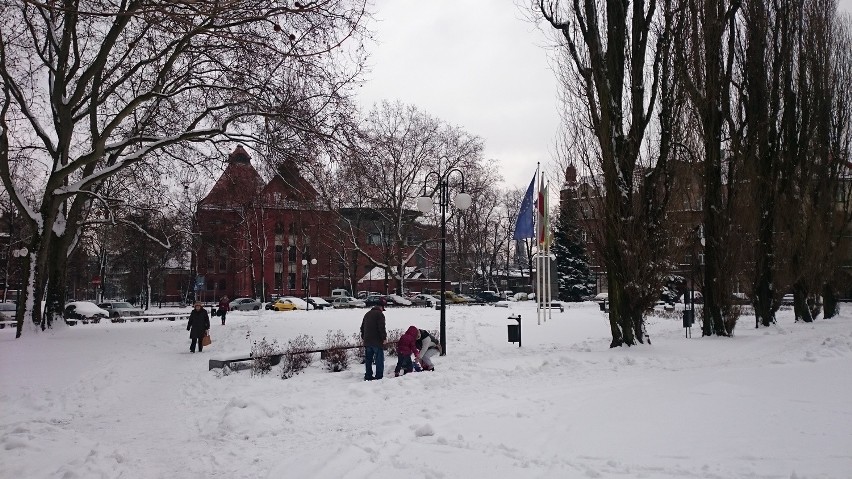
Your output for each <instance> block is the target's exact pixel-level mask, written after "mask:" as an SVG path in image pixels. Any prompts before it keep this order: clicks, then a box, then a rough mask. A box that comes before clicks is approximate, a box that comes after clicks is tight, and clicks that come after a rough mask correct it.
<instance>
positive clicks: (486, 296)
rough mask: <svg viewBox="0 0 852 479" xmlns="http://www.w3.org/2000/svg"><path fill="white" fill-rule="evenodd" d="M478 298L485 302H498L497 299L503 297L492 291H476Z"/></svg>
mask: <svg viewBox="0 0 852 479" xmlns="http://www.w3.org/2000/svg"><path fill="white" fill-rule="evenodd" d="M476 299H478V300H479V301H482V302H483V303H496V302H497V301H500V300H502V299H503V298H501V297H500V296H497V294H496V293H494V292H492V291H480V292H478V293H476Z"/></svg>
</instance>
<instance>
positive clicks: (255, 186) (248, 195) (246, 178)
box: [199, 145, 263, 207]
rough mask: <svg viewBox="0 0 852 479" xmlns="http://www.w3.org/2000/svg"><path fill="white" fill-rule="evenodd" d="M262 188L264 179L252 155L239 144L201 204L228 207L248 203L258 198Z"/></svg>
mask: <svg viewBox="0 0 852 479" xmlns="http://www.w3.org/2000/svg"><path fill="white" fill-rule="evenodd" d="M262 188H263V179H262V178H261V177H260V174H259V173H258V172H257V170H255V169H254V166H252V165H251V156H249V154H248V152H246V150H245V149H244V148H243V147H242V145H239V146H237V147H236V148H235V149H234V151H233V152H231V154H229V155H228V166H227V167H226V168H225V171H224V172H223V173H222V176H220V177H219V179H218V180H217V181H216V184H215V185H213V188H212V189H211V190H210V193H207V196H205V197H204V199H203V200H201V202H200V203H199V204H200V205H203V206H226V207H234V206H241V205H246V204H249V203H251V202H252V201H254V200H255V199H256V198H257V194H258V192H260V190H261V189H262Z"/></svg>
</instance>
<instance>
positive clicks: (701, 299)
mask: <svg viewBox="0 0 852 479" xmlns="http://www.w3.org/2000/svg"><path fill="white" fill-rule="evenodd" d="M689 295H690V292H689V291H687V292H686V293H683V296H681V297H680V301H679V302H681V303H684V304H689ZM695 304H704V295H702V294H701V291H695Z"/></svg>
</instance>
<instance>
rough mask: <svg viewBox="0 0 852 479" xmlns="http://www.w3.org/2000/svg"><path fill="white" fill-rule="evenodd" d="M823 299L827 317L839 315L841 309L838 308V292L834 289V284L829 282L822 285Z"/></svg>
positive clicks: (825, 316)
mask: <svg viewBox="0 0 852 479" xmlns="http://www.w3.org/2000/svg"><path fill="white" fill-rule="evenodd" d="M822 301H823V308H824V309H825V315H824V318H825V319H829V318H833V317H835V316H837V315H838V314H839V313H840V311H839V310H838V308H837V292H836V291H835V290H834V284H832V283H831V282H827V283H825V284H824V285H823V287H822Z"/></svg>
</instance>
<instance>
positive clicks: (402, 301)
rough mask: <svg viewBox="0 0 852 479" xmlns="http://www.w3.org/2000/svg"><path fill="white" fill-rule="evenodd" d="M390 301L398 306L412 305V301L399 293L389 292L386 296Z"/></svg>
mask: <svg viewBox="0 0 852 479" xmlns="http://www.w3.org/2000/svg"><path fill="white" fill-rule="evenodd" d="M385 299H386V300H387V301H388V303H393V304H395V305H396V306H411V305H412V302H411V301H410V300H408V299H406V298H403V297H402V296H400V295H398V294H389V295H387V296H386V297H385Z"/></svg>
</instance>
